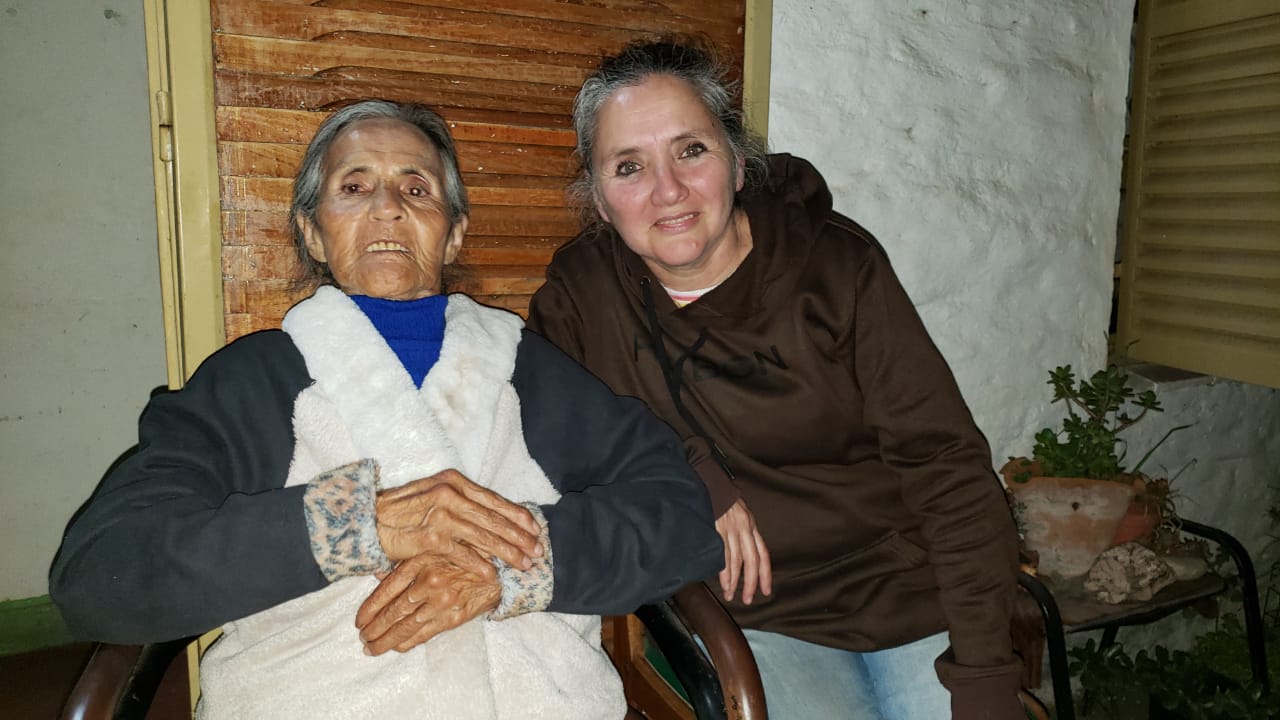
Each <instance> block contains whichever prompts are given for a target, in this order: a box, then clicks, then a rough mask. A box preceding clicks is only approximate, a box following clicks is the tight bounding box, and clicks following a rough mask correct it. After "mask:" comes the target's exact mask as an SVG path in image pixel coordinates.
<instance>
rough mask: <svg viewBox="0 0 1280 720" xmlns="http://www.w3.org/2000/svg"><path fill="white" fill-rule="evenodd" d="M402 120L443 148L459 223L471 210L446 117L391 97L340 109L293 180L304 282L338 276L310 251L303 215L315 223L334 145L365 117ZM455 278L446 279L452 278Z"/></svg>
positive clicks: (449, 196)
mask: <svg viewBox="0 0 1280 720" xmlns="http://www.w3.org/2000/svg"><path fill="white" fill-rule="evenodd" d="M379 119H388V120H399V121H400V122H403V123H405V124H407V125H411V126H413V127H415V128H417V129H418V130H419V131H420V132H421V133H422V134H423V135H424V136H426V138H427V140H428V141H429V142H430V143H431V144H432V145H434V146H435V148H436V150H437V151H439V153H440V161H441V162H442V163H443V164H444V193H445V202H446V203H447V204H448V206H449V219H450V222H451V223H453V224H456V223H458V222H459V221H461V220H462V218H463V217H465V216H466V215H467V214H468V213H469V212H470V209H471V205H470V203H469V201H468V200H467V189H466V187H464V186H463V184H462V173H461V172H460V171H459V170H458V152H457V150H456V149H455V148H454V145H453V136H452V135H450V134H449V126H448V124H446V123H445V121H444V118H442V117H440V116H439V115H437V114H436V113H435V112H434V111H433V110H431V109H430V108H428V107H426V106H425V105H419V104H417V103H395V102H390V101H388V100H363V101H361V102H358V103H354V104H352V105H348V106H346V107H344V108H342V109H341V110H338V111H336V112H334V113H333V114H332V115H330V116H329V117H327V118H325V120H324V122H322V123H320V127H319V129H317V130H316V134H315V137H313V138H311V144H309V145H307V152H306V154H305V155H303V156H302V165H301V166H300V167H299V168H298V174H297V175H296V176H295V177H294V179H293V202H292V203H291V204H290V205H289V233H290V235H292V237H293V244H294V247H295V249H296V250H297V251H298V259H299V260H300V261H301V266H300V268H299V277H298V283H299V284H300V285H304V286H307V285H315V284H322V283H332V282H333V276H332V274H330V272H329V268H328V266H327V265H325V264H324V263H322V262H318V261H316V260H315V259H314V258H312V257H311V253H309V252H308V251H307V242H306V238H304V237H303V235H302V220H304V219H305V220H307V221H309V222H311V223H315V220H316V210H317V208H318V207H319V205H320V189H321V186H322V185H323V184H324V160H325V156H326V155H327V154H328V153H329V148H330V147H332V146H333V143H334V141H336V140H337V139H338V136H339V135H341V134H342V132H343V131H344V130H346V129H347V128H349V127H351V126H352V125H354V124H356V123H358V122H360V121H362V120H379ZM448 280H449V278H443V282H445V283H447V281H448Z"/></svg>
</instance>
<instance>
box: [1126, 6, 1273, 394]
mask: <svg viewBox="0 0 1280 720" xmlns="http://www.w3.org/2000/svg"><path fill="white" fill-rule="evenodd" d="M1139 28H1140V30H1139V33H1140V34H1139V42H1138V44H1137V52H1136V58H1135V63H1136V65H1135V74H1134V75H1135V83H1134V96H1133V118H1132V132H1131V147H1132V148H1133V149H1132V151H1131V152H1132V155H1133V156H1132V157H1131V158H1130V174H1129V178H1128V182H1127V185H1128V187H1129V193H1128V197H1129V199H1128V203H1129V207H1128V208H1127V210H1126V218H1125V228H1126V234H1125V237H1124V239H1123V242H1124V250H1125V255H1124V268H1123V277H1122V279H1121V305H1120V308H1121V311H1120V313H1121V314H1120V327H1119V342H1120V347H1121V348H1124V347H1125V346H1127V345H1128V346H1129V350H1128V355H1129V356H1130V357H1131V358H1133V359H1137V360H1145V361H1150V362H1157V363H1161V364H1164V365H1169V366H1173V367H1179V368H1184V369H1187V370H1194V371H1197V372H1203V373H1209V374H1214V375H1219V376H1222V377H1229V378H1234V379H1238V380H1244V381H1247V382H1253V383H1258V384H1263V385H1269V386H1271V387H1280V5H1277V3H1276V2H1275V1H1274V0H1143V2H1142V6H1141V7H1140V24H1139ZM1130 343H1132V345H1130Z"/></svg>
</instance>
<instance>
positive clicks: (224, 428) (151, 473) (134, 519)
mask: <svg viewBox="0 0 1280 720" xmlns="http://www.w3.org/2000/svg"><path fill="white" fill-rule="evenodd" d="M310 384H311V380H310V377H309V376H308V374H307V371H306V364H305V363H304V361H303V359H302V356H301V355H300V354H299V353H298V351H297V348H296V347H294V345H293V343H292V342H291V341H290V340H289V338H288V336H287V335H285V334H284V333H282V332H279V331H271V332H264V333H258V334H255V335H250V336H247V337H245V338H242V339H240V340H238V341H236V342H234V343H232V344H231V345H229V346H227V347H226V348H224V349H223V350H221V351H219V352H218V353H216V354H214V355H213V356H211V357H210V358H209V359H208V360H206V361H205V363H204V364H203V365H201V367H200V369H199V370H198V371H197V372H196V374H195V376H193V377H192V378H191V381H190V382H189V383H188V384H187V386H186V387H185V388H184V389H182V390H181V391H178V392H173V393H165V394H162V395H158V396H156V397H155V398H153V399H152V400H151V402H150V403H148V405H147V407H146V409H145V410H144V411H143V414H142V418H141V420H140V422H139V429H138V446H137V448H136V450H135V452H133V454H132V455H130V456H129V457H128V458H127V459H125V460H123V461H122V462H121V463H120V464H119V465H117V466H116V467H115V468H114V469H112V470H111V471H110V472H109V473H108V474H107V476H106V477H105V478H104V479H103V481H102V483H101V485H100V486H99V487H98V489H97V490H96V491H95V492H94V494H93V496H92V497H91V498H90V499H89V500H88V502H86V503H85V505H84V506H83V507H82V508H81V509H80V511H79V512H78V513H77V514H76V516H75V517H73V518H72V520H71V522H70V523H69V524H68V526H67V530H66V534H65V535H64V537H63V541H62V547H61V549H60V550H59V551H58V555H57V557H56V558H55V559H54V562H53V566H52V568H51V569H50V573H49V592H50V595H51V596H52V597H53V600H54V602H55V603H56V604H57V606H58V608H59V610H60V611H61V612H62V614H63V617H64V618H65V619H66V621H67V624H68V625H69V626H70V628H71V630H72V632H74V633H75V634H76V635H77V636H79V637H82V638H86V639H95V640H103V641H108V642H117V643H145V642H153V641H159V640H166V639H173V638H178V637H183V636H187V635H194V634H197V633H202V632H205V631H207V630H210V629H212V628H215V627H217V626H219V625H221V624H222V623H224V622H227V621H229V620H234V619H237V618H241V617H245V616H247V615H250V614H252V613H255V612H258V611H260V610H263V609H266V608H269V607H272V606H274V605H278V604H280V603H282V602H285V601H287V600H290V599H292V598H295V597H298V596H300V595H303V594H305V593H308V592H311V591H314V590H317V589H319V588H322V587H324V586H325V585H326V584H327V581H326V580H325V579H324V576H323V575H322V574H321V573H320V570H319V568H318V567H317V566H316V563H315V559H314V556H313V555H312V552H311V546H310V538H309V536H308V533H307V527H306V521H305V517H304V515H303V509H302V494H303V491H304V490H305V486H298V487H291V488H284V487H283V485H284V481H285V478H286V475H287V474H288V469H289V463H290V460H291V459H292V456H293V446H294V441H293V427H292V414H293V400H294V398H295V397H296V396H297V395H298V393H299V392H301V391H302V389H304V388H305V387H307V386H308V385H310Z"/></svg>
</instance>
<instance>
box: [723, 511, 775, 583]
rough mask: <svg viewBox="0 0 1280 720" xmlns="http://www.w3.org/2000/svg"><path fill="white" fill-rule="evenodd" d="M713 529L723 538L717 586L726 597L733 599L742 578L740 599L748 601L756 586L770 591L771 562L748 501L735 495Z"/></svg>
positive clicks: (771, 581) (771, 578)
mask: <svg viewBox="0 0 1280 720" xmlns="http://www.w3.org/2000/svg"><path fill="white" fill-rule="evenodd" d="M716 532H718V533H720V538H721V539H722V540H724V569H723V570H721V571H720V590H721V591H722V592H723V593H724V599H725V601H726V602H727V601H729V600H732V599H733V594H734V591H736V590H737V588H738V578H739V576H741V578H742V602H743V604H746V605H750V604H751V601H752V600H754V599H755V596H756V588H757V587H759V588H760V592H761V593H763V594H765V595H772V594H773V565H772V564H771V563H770V561H769V548H767V547H765V544H764V538H762V537H760V531H759V530H758V529H757V528H756V518H755V516H754V515H752V514H751V511H750V510H748V509H747V503H746V502H744V501H743V500H742V499H741V498H739V499H738V501H737V502H735V503H734V504H733V505H731V506H729V509H728V510H726V511H725V512H724V514H723V515H721V516H720V517H719V518H718V519H717V520H716Z"/></svg>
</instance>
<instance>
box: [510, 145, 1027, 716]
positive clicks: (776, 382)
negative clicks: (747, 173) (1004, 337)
mask: <svg viewBox="0 0 1280 720" xmlns="http://www.w3.org/2000/svg"><path fill="white" fill-rule="evenodd" d="M831 205H832V202H831V194H830V192H829V190H828V189H827V186H826V183H825V181H824V180H823V179H822V177H821V175H819V174H818V172H817V170H816V169H814V168H813V166H812V165H810V164H809V163H808V162H806V161H804V160H801V159H799V158H795V157H792V156H789V155H775V156H771V158H770V175H769V180H768V182H767V184H766V186H765V187H764V188H763V189H761V190H759V191H757V192H756V193H754V194H753V195H751V196H750V197H747V198H746V199H745V200H744V201H743V203H742V207H743V208H744V209H745V211H746V213H747V217H748V221H749V222H750V226H751V236H752V242H753V247H752V250H751V251H750V253H749V254H748V256H747V257H746V259H745V260H744V261H743V262H742V264H741V265H740V266H739V267H738V268H737V270H736V271H735V272H734V273H733V275H731V276H730V277H729V278H728V279H727V280H725V281H724V282H723V283H722V284H721V285H719V286H718V287H716V288H715V289H714V290H712V291H710V292H709V293H707V294H705V295H703V296H702V298H701V299H699V300H698V301H697V302H694V303H692V304H690V305H687V306H685V307H683V308H676V307H675V305H674V304H673V303H672V302H671V300H670V298H669V297H668V296H667V294H666V293H665V292H664V291H663V289H662V287H661V285H659V284H658V282H657V280H656V279H655V278H654V277H653V276H652V275H651V273H650V272H649V270H648V268H647V267H646V266H645V264H644V262H643V261H642V260H641V259H640V258H639V257H638V256H637V255H635V254H634V253H632V252H631V251H630V250H628V249H627V247H626V246H625V245H624V244H623V242H622V240H621V239H620V238H619V237H618V236H617V234H616V233H615V232H614V231H613V230H612V229H611V228H605V229H601V230H597V231H594V232H592V231H588V232H586V233H583V234H582V235H580V236H579V237H578V238H576V239H575V240H573V241H572V242H570V243H568V244H567V245H565V246H564V247H563V248H562V249H561V250H560V251H559V252H557V253H556V256H555V258H554V260H552V262H551V265H550V267H549V268H548V271H547V283H546V285H544V286H543V287H542V289H541V290H539V291H538V293H537V295H535V297H534V299H533V302H532V305H531V307H530V315H529V325H530V327H531V328H532V329H534V330H535V331H537V332H539V333H541V334H543V335H545V336H546V337H547V338H548V339H550V340H551V341H552V342H553V343H555V344H556V345H558V346H560V347H561V348H563V349H564V350H565V351H566V352H568V354H569V355H571V356H573V357H574V358H576V359H577V360H578V361H579V362H581V363H582V364H583V365H585V366H586V367H587V368H588V369H589V370H591V371H592V372H593V373H595V374H596V375H597V376H599V377H600V378H601V379H603V380H604V381H605V382H606V383H607V384H608V385H609V386H610V387H611V388H612V389H613V390H614V391H615V392H617V393H619V394H621V395H632V396H636V397H639V398H641V399H643V400H645V401H646V402H648V403H649V405H650V407H652V408H653V409H654V411H655V412H657V413H658V415H660V416H661V417H662V418H663V419H665V420H666V421H667V422H668V423H670V424H671V425H672V427H674V428H675V429H676V430H677V432H679V433H680V434H681V436H682V437H684V438H686V443H687V445H688V447H689V451H690V461H691V462H692V463H693V464H694V465H695V467H697V468H698V471H699V474H700V475H701V476H702V477H703V480H704V481H705V482H706V483H707V485H708V487H709V488H710V490H711V493H712V502H713V504H714V505H715V509H716V513H717V515H719V514H720V513H722V512H723V511H724V510H725V509H727V508H728V507H729V506H730V505H731V504H732V503H733V502H734V501H735V500H736V499H737V498H738V497H739V496H740V497H742V498H743V499H744V500H745V501H746V504H747V506H748V508H750V510H751V511H752V513H754V515H755V518H756V521H757V524H758V527H759V530H760V533H761V535H762V536H763V537H764V540H765V542H766V544H767V545H768V547H769V552H770V553H771V555H772V560H773V595H772V596H770V597H762V596H760V595H759V594H757V596H756V600H755V601H754V602H753V603H752V604H751V605H750V606H747V605H742V604H741V603H739V602H736V601H735V602H732V603H729V604H728V605H727V607H728V609H729V611H730V613H731V614H732V615H733V617H734V618H735V619H736V620H737V621H738V623H739V624H741V625H742V626H744V627H750V628H758V629H760V630H765V631H769V632H777V633H782V634H785V635H789V636H792V637H796V638H800V639H803V640H807V641H810V642H815V643H821V644H823V645H828V646H832V647H837V648H844V649H848V650H855V651H869V650H879V649H885V648H891V647H895V646H898V645H902V644H905V643H908V642H911V641H914V640H918V639H920V638H923V637H926V636H928V635H931V634H934V633H937V632H940V631H942V630H948V631H949V632H950V637H951V644H952V651H951V652H948V653H947V654H946V655H944V656H943V657H942V658H941V659H940V660H939V662H938V663H937V670H938V674H939V676H940V678H941V679H942V681H943V683H944V684H945V685H946V686H947V687H948V688H949V689H950V690H951V692H952V703H953V707H954V708H955V710H956V717H996V716H997V715H1000V716H1002V717H1004V716H1005V715H1004V714H1003V713H997V714H991V715H988V714H987V712H986V711H985V710H981V709H978V708H982V707H984V706H985V707H989V706H990V701H991V699H992V698H993V697H996V696H999V697H1004V698H1008V697H1010V696H1011V695H1013V694H1016V692H1017V689H1018V679H1019V672H1020V665H1019V663H1018V662H1017V661H1016V659H1015V658H1014V656H1013V653H1012V647H1011V641H1010V636H1009V616H1010V607H1011V605H1012V602H1013V593H1014V591H1015V589H1016V579H1015V568H1016V564H1017V549H1016V536H1015V533H1014V527H1013V522H1012V519H1011V517H1010V513H1009V510H1008V507H1007V505H1006V504H1005V501H1004V495H1003V491H1002V490H1001V488H1000V485H999V483H998V481H997V480H996V478H995V475H994V473H993V472H992V468H991V452H990V449H989V448H988V446H987V443H986V440H985V439H984V438H983V436H982V434H981V432H980V431H979V430H978V429H977V427H976V426H975V425H974V422H973V418H972V416H971V414H970V413H969V410H968V407H967V406H966V405H965V403H964V400H963V398H962V397H961V396H960V392H959V389H958V388H957V386H956V383H955V380H954V378H953V377H952V374H951V371H950V369H949V368H948V366H947V363H946V361H945V360H944V359H943V358H942V356H941V354H940V353H939V352H938V350H937V348H936V347H935V346H934V344H933V342H932V341H931V340H930V339H929V336H928V333H927V332H926V331H925V329H924V326H923V325H922V323H921V321H920V318H919V316H918V315H917V314H916V311H915V308H914V306H913V305H912V304H911V301H910V299H909V298H908V297H907V295H906V293H905V292H904V291H903V289H902V286H901V285H900V284H899V282H898V279H897V277H896V276H895V275H894V272H893V269H892V268H891V267H890V264H889V260H888V258H887V257H886V256H885V254H884V252H883V250H882V249H881V248H880V247H879V245H878V244H877V242H876V241H875V239H874V238H872V237H871V235H870V234H869V233H867V231H865V230H864V229H862V228H861V227H859V226H858V225H857V224H856V223H854V222H852V221H851V220H849V219H847V218H845V217H843V216H841V215H839V214H838V213H836V212H834V211H833V210H832V207H831ZM655 326H656V328H655ZM655 329H657V332H659V333H660V336H661V347H658V344H657V343H656V342H655ZM664 356H665V357H664ZM664 365H665V366H666V368H667V372H666V373H664V367H663V366H664ZM673 390H674V391H675V392H677V393H678V395H679V398H680V401H681V403H682V404H683V406H684V408H683V411H682V410H681V409H680V408H678V407H677V405H676V404H675V403H674V402H673V400H672V391H673ZM566 400H568V399H566ZM716 448H718V449H719V450H720V451H722V452H723V455H724V460H725V462H724V463H721V462H718V461H717V459H716ZM723 467H727V468H728V470H730V471H731V472H732V473H733V479H732V480H730V479H729V477H728V475H727V474H726V472H725V470H724V469H722V468H723ZM710 582H711V584H712V586H713V587H716V586H718V585H717V582H716V581H715V580H714V579H712V580H711V581H710ZM997 705H1001V703H997ZM975 711H976V712H975Z"/></svg>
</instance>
